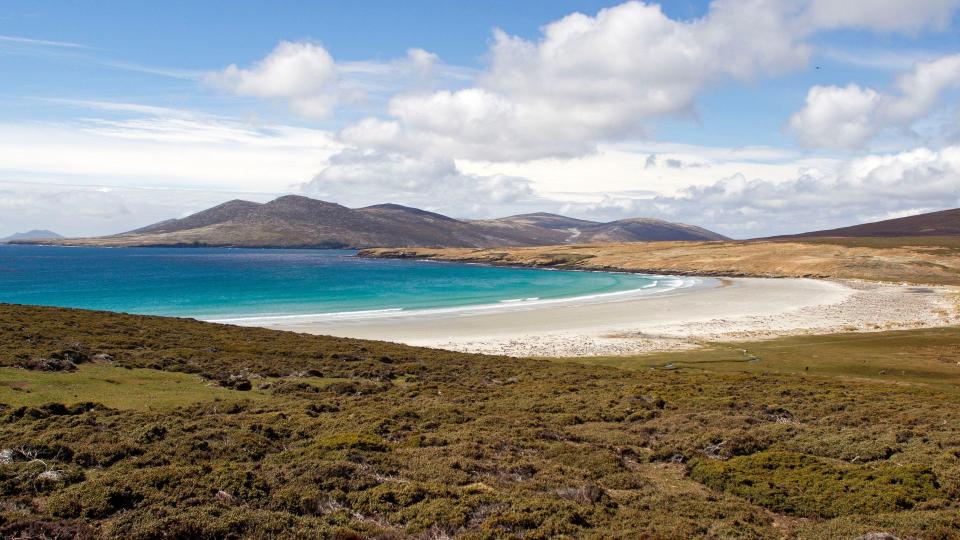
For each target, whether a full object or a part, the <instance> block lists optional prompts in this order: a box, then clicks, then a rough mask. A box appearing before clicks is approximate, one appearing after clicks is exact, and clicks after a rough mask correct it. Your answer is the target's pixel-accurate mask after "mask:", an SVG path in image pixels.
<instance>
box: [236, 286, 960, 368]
mask: <svg viewBox="0 0 960 540" xmlns="http://www.w3.org/2000/svg"><path fill="white" fill-rule="evenodd" d="M957 323H960V312H958V306H957V290H956V289H953V288H948V287H913V286H908V285H894V284H877V283H866V282H855V281H844V282H839V281H826V280H814V279H760V278H735V279H733V278H731V279H721V280H712V279H710V280H705V281H704V283H703V284H701V285H699V286H696V287H691V288H688V289H678V290H675V291H671V292H666V293H661V294H655V295H646V296H622V297H618V296H613V297H609V298H604V299H594V300H592V301H582V302H572V303H560V304H546V305H534V306H505V307H504V308H502V309H497V310H481V311H469V310H468V311H454V312H441V313H432V314H422V315H420V314H418V315H412V314H409V313H407V314H403V315H401V314H389V313H387V314H382V315H381V316H377V317H368V318H361V319H332V320H331V319H326V320H323V319H317V320H302V319H291V320H283V319H281V320H273V321H263V320H260V321H257V322H253V321H251V322H248V323H246V324H257V325H258V326H267V327H270V328H277V329H283V330H293V331H297V332H308V333H314V334H327V335H334V336H343V337H356V338H366V339H378V340H385V341H394V342H400V343H407V344H411V345H421V346H429V347H440V348H445V349H451V350H458V351H468V352H484V353H493V354H507V355H512V356H586V355H611V354H617V355H622V354H636V353H641V352H649V351H655V350H668V349H678V348H690V347H696V346H699V345H700V344H702V343H703V342H705V341H720V340H739V339H761V338H769V337H776V336H782V335H796V334H810V333H830V332H837V331H877V330H888V329H897V328H918V327H932V326H943V325H947V324H957Z"/></svg>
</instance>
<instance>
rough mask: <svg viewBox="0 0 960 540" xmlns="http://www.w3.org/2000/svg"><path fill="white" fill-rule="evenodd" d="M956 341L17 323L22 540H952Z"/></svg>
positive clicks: (58, 316)
mask: <svg viewBox="0 0 960 540" xmlns="http://www.w3.org/2000/svg"><path fill="white" fill-rule="evenodd" d="M958 344H960V329H957V328H942V329H925V330H908V331H896V332H881V333H876V334H871V335H869V336H867V337H865V336H864V335H862V334H835V335H831V336H803V337H793V338H781V339H776V340H770V341H764V342H756V343H744V342H739V343H729V344H725V343H718V344H713V345H711V346H710V347H709V348H707V349H700V350H695V351H680V352H670V353H655V354H649V355H643V356H634V357H611V358H602V357H600V358H590V359H585V358H581V359H575V360H571V359H553V360H551V359H514V358H505V357H494V356H482V355H468V354H461V353H454V352H448V351H441V350H436V349H423V348H415V347H408V346H402V345H393V344H388V343H382V342H373V341H361V340H351V339H338V338H329V337H322V336H312V335H303V334H295V333H290V332H278V331H272V330H266V329H257V328H239V327H232V326H224V325H214V324H208V323H201V322H197V321H192V320H187V319H172V318H160V317H143V316H132V315H123V314H116V313H105V312H89V311H81V310H68V309H59V308H42V307H27V306H16V305H0V364H2V366H3V367H0V403H2V405H0V492H2V494H3V497H2V502H0V535H2V536H5V537H16V536H25V537H51V538H74V537H79V538H83V537H101V536H108V537H117V538H132V537H136V538H170V537H191V538H237V537H268V536H273V537H279V536H284V537H304V538H305V537H317V536H326V537H332V538H408V537H414V538H446V537H458V538H501V537H512V538H516V537H524V538H556V537H571V538H572V537H595V538H637V537H644V536H646V537H655V538H695V537H705V538H784V537H786V538H828V537H829V538H840V537H847V538H855V537H857V536H858V535H862V534H866V533H870V532H878V531H885V532H888V533H891V534H895V535H898V536H900V537H908V536H915V537H922V538H951V537H955V534H956V531H957V530H958V528H960V512H958V508H957V501H958V498H960V391H958V386H957V382H960V381H958V379H960V365H957V358H958V356H960V349H958V347H960V345H958ZM132 389H135V390H132Z"/></svg>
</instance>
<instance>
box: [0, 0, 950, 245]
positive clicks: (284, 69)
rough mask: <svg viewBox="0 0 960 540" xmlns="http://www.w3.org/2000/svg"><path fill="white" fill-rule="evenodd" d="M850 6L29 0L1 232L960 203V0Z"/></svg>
mask: <svg viewBox="0 0 960 540" xmlns="http://www.w3.org/2000/svg"><path fill="white" fill-rule="evenodd" d="M838 5H840V4H837V3H835V2H827V1H826V0H794V1H791V2H772V1H765V0H744V1H742V2H728V1H720V2H715V3H713V4H710V3H707V2H688V1H678V2H664V3H663V4H661V5H657V4H641V3H627V4H621V3H618V2H575V1H528V2H506V1H489V2H439V1H438V2H427V1H417V2H404V3H397V2H352V3H349V4H347V3H344V4H343V5H332V4H330V5H325V4H317V3H315V2H283V3H278V4H277V5H275V4H273V3H270V4H268V3H266V2H251V1H244V2H163V3H159V2H155V3H150V2H127V3H107V2H96V3H94V2H66V1H63V2H43V3H37V2H18V1H6V2H3V9H2V10H0V95H2V96H3V100H2V101H0V211H2V213H0V235H3V234H6V233H10V232H13V231H14V230H19V229H25V228H34V227H45V228H54V229H59V230H60V232H62V233H64V234H77V235H80V234H84V235H85V234H104V233H112V232H118V231H121V230H125V229H129V228H133V227H136V226H141V225H144V224H147V223H150V222H152V221H156V220H159V219H165V218H169V217H178V216H180V215H184V214H186V213H189V212H192V211H196V210H199V209H202V208H203V207H205V206H209V205H211V204H216V203H217V202H221V201H222V200H226V199H227V198H231V197H234V196H242V197H246V198H251V199H255V200H268V199H269V198H271V197H273V196H276V195H278V194H282V193H290V192H294V193H305V194H308V195H311V196H317V197H321V198H325V199H329V200H335V201H338V202H342V203H344V204H347V205H351V206H359V205H364V204H373V203H378V202H400V203H404V204H411V205H415V206H420V207H425V208H429V209H431V210H436V211H441V212H445V213H448V214H451V215H454V216H458V217H491V216H498V215H505V214H509V213H516V212H523V211H533V210H546V211H556V212H564V213H568V214H572V215H577V216H579V217H587V218H595V219H616V218H621V217H627V216H635V215H649V216H655V217H662V218H665V219H672V220H679V221H686V222H692V223H695V224H697V225H702V226H706V227H709V228H714V229H716V230H718V231H720V232H724V233H726V234H729V235H732V236H737V237H751V236H759V235H763V234H773V233H780V232H797V229H806V228H817V227H827V226H837V225H845V224H849V223H852V222H856V221H859V220H865V219H881V218H885V217H892V216H897V215H903V214H905V213H910V212H915V211H924V210H933V209H940V208H946V207H954V206H958V205H960V202H958V197H960V193H958V189H960V178H958V177H957V171H958V170H960V163H958V158H957V153H958V147H957V144H958V143H957V141H958V138H960V113H958V110H957V98H958V91H960V73H955V72H956V71H957V69H958V68H957V66H960V64H958V63H955V62H956V61H957V60H956V59H957V58H958V57H957V56H956V55H958V54H960V32H958V31H957V30H958V18H957V2H956V1H954V0H918V1H915V2H897V1H893V0H880V1H879V2H875V3H871V2H858V1H853V2H849V3H847V4H843V5H840V7H839V8H838V7H837V6H838ZM575 13H580V14H581V15H573V14H575ZM271 66H273V67H271ZM851 85H853V86H851ZM901 191H902V193H901ZM63 205H70V206H72V207H83V211H82V212H80V213H79V215H76V216H73V219H71V220H66V219H62V218H58V217H55V216H52V215H51V214H52V212H51V209H52V208H57V207H62V206H63Z"/></svg>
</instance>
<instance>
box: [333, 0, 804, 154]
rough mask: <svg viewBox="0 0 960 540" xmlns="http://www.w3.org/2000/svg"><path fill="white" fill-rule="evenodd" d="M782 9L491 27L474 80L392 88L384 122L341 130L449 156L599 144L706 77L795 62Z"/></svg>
mask: <svg viewBox="0 0 960 540" xmlns="http://www.w3.org/2000/svg"><path fill="white" fill-rule="evenodd" d="M786 6H787V4H783V3H779V2H767V1H762V0H754V1H751V2H728V1H720V2H715V3H714V4H713V6H712V7H711V11H710V13H709V14H708V15H707V16H706V17H705V18H703V19H698V20H694V21H677V20H673V19H670V18H669V17H667V16H666V15H665V14H664V13H663V12H662V11H661V9H660V7H659V6H657V5H648V4H642V3H638V2H628V3H625V4H621V5H619V6H615V7H612V8H608V9H604V10H601V11H600V12H599V13H597V15H596V16H594V17H591V16H587V15H583V14H579V13H576V14H573V15H569V16H567V17H564V18H562V19H560V20H558V21H555V22H553V23H550V24H548V25H547V26H545V27H544V29H543V35H542V37H541V38H540V39H539V40H537V41H535V42H534V41H528V40H525V39H522V38H519V37H515V36H510V35H507V34H506V33H504V32H501V31H497V32H496V33H495V35H494V42H493V45H492V47H491V50H490V58H491V63H490V66H489V68H488V69H487V70H486V71H485V72H484V73H482V74H481V75H480V76H479V77H478V80H477V84H476V85H475V86H474V87H470V88H465V89H461V90H442V91H436V92H419V93H407V94H402V95H398V96H396V97H394V98H393V99H392V100H391V101H390V104H389V108H388V112H389V115H390V116H391V117H392V119H390V120H378V121H374V120H368V121H366V122H364V123H360V124H357V125H355V126H352V127H350V128H348V129H347V130H345V132H344V135H345V138H346V140H347V141H348V142H355V143H361V142H367V143H370V142H376V143H377V144H379V145H380V146H379V147H381V148H384V149H390V150H401V149H407V150H408V151H410V150H411V149H415V148H424V147H428V148H430V149H431V150H430V151H431V152H434V153H437V154H441V155H446V156H449V157H454V158H468V159H482V160H523V159H536V158H542V157H548V156H575V155H582V154H584V153H588V152H590V151H592V150H593V149H594V148H595V145H596V144H597V142H599V141H603V140H611V139H616V138H620V137H624V136H631V135H637V134H639V133H641V132H642V130H643V128H644V126H645V124H646V123H647V122H648V121H650V120H651V119H654V118H659V117H662V116H665V115H676V114H689V113H691V111H692V108H693V106H694V101H695V98H696V97H697V95H698V94H699V93H700V92H701V91H702V90H703V88H704V87H706V86H707V85H709V84H711V83H714V82H717V81H720V80H724V79H730V78H732V79H739V80H746V79H750V78H753V77H756V76H759V75H766V74H775V73H780V72H783V71H786V70H789V69H792V68H795V67H797V66H799V65H802V64H803V63H805V62H806V60H807V57H808V55H809V51H810V48H809V47H808V46H807V45H805V44H803V43H801V42H800V41H799V40H798V39H797V38H798V37H799V35H798V29H797V28H793V27H792V25H791V24H790V22H789V21H790V18H789V17H788V13H787V11H788V8H787V7H786ZM384 122H387V123H388V124H387V125H389V126H390V127H389V131H390V132H391V134H392V136H391V138H389V139H384V138H383V136H384V134H385V132H386V131H387V130H386V129H385V124H384ZM390 123H392V124H390ZM367 129H372V130H374V131H375V132H376V133H375V135H368V134H365V133H363V132H364V131H365V130H367Z"/></svg>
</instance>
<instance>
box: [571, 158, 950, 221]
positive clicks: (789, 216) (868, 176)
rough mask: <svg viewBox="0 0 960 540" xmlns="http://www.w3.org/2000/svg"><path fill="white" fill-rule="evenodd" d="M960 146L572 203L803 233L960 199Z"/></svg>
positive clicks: (594, 209) (589, 210) (583, 208)
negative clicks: (777, 178) (786, 175)
mask: <svg viewBox="0 0 960 540" xmlns="http://www.w3.org/2000/svg"><path fill="white" fill-rule="evenodd" d="M958 178H960V146H951V147H947V148H944V149H942V150H939V151H935V150H930V149H927V148H918V149H914V150H910V151H907V152H901V153H896V154H889V155H871V156H865V157H861V158H857V159H853V160H850V161H847V162H844V163H843V164H841V165H840V166H839V167H837V168H836V169H832V170H829V171H819V170H815V169H814V170H808V171H805V172H803V173H802V174H800V175H798V176H797V177H795V178H793V179H790V180H787V181H781V182H773V181H769V180H765V179H757V178H755V179H750V178H747V177H746V176H744V175H742V174H736V175H733V176H730V177H727V178H724V179H721V180H719V181H717V182H715V183H713V184H710V185H706V186H693V187H689V188H686V189H684V190H683V191H682V192H681V193H680V194H679V195H677V196H672V197H664V196H659V197H652V198H644V199H636V198H630V197H623V196H617V195H616V194H613V195H610V196H607V197H605V198H604V199H603V200H601V201H598V202H594V203H587V204H576V203H574V204H568V205H567V206H566V208H565V209H566V210H567V211H570V212H573V213H579V214H592V215H602V216H605V217H608V218H615V217H617V216H621V217H625V216H631V215H650V216H657V217H661V218H664V219H670V220H677V221H684V222H687V223H693V224H696V225H701V226H704V227H707V228H710V229H713V230H716V231H718V232H721V233H724V234H727V235H730V236H733V237H740V238H745V237H753V236H758V235H770V234H789V233H800V232H805V231H810V230H816V229H823V228H833V227H840V226H845V225H853V224H856V223H861V222H864V221H876V220H881V219H889V218H892V217H900V216H902V215H907V214H910V213H918V212H924V211H932V210H939V209H944V208H950V207H956V206H960V181H958Z"/></svg>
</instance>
